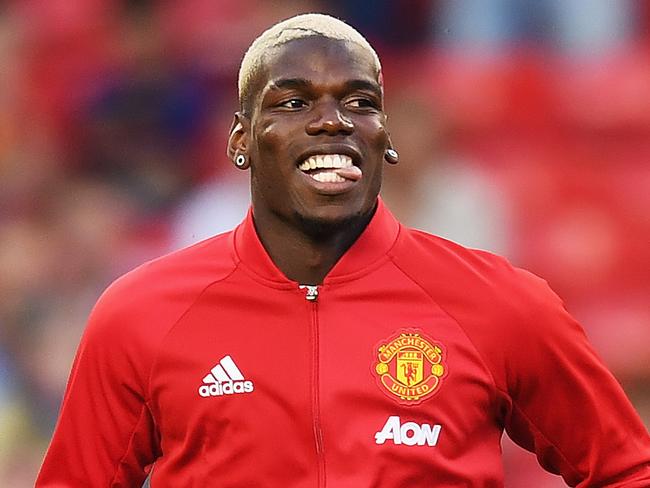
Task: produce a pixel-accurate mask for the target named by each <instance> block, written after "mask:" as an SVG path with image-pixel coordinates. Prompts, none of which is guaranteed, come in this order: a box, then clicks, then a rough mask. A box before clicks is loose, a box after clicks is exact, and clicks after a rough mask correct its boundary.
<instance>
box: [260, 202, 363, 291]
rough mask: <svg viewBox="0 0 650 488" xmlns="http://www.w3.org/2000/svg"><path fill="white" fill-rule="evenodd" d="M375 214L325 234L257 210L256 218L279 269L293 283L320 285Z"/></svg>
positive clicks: (331, 228)
mask: <svg viewBox="0 0 650 488" xmlns="http://www.w3.org/2000/svg"><path fill="white" fill-rule="evenodd" d="M374 211H375V209H374V208H373V209H372V210H371V211H370V212H368V213H367V214H364V215H360V216H358V217H356V218H354V219H352V220H350V221H347V222H345V223H342V224H341V225H333V226H331V227H329V228H327V229H322V232H318V231H317V229H315V228H312V227H315V226H310V225H308V224H306V223H304V222H302V223H297V222H287V221H285V220H283V219H280V218H279V217H278V216H276V215H274V214H273V213H270V212H265V211H258V209H255V208H254V210H253V215H254V222H255V229H256V231H257V235H258V236H259V238H260V241H261V242H262V245H263V246H264V248H265V249H266V252H267V253H268V254H269V256H270V257H271V260H272V261H273V263H274V264H275V265H276V266H277V267H278V269H279V270H280V271H282V273H283V274H284V275H285V276H286V277H287V278H289V279H290V280H293V281H297V282H298V283H300V284H304V285H318V284H321V283H322V282H323V279H324V278H325V276H326V275H327V274H328V273H329V272H330V270H331V269H332V268H333V267H334V265H335V264H336V263H337V261H338V260H339V259H340V258H341V256H343V254H344V253H345V252H346V251H347V250H348V249H349V248H350V246H351V245H352V244H354V242H355V241H356V240H357V238H358V237H359V235H361V233H362V232H363V230H364V229H365V228H366V226H367V225H368V223H369V222H370V219H371V218H372V216H373V214H374Z"/></svg>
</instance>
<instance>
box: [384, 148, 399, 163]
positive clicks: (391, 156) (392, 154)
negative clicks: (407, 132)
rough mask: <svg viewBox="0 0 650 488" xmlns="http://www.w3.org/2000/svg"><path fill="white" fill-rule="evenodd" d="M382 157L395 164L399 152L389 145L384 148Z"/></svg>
mask: <svg viewBox="0 0 650 488" xmlns="http://www.w3.org/2000/svg"><path fill="white" fill-rule="evenodd" d="M384 158H385V159H386V161H388V162H389V163H390V164H397V162H398V161H399V154H397V151H395V149H393V148H392V147H391V148H388V149H386V154H385V155H384Z"/></svg>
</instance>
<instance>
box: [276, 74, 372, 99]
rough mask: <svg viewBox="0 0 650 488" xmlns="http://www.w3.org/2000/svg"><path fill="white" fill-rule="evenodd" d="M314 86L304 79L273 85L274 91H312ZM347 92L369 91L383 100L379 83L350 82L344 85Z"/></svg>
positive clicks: (280, 79)
mask: <svg viewBox="0 0 650 488" xmlns="http://www.w3.org/2000/svg"><path fill="white" fill-rule="evenodd" d="M313 86H314V85H313V83H312V82H311V81H309V80H306V79H304V78H279V79H277V80H274V81H273V83H272V84H271V89H272V90H291V89H310V88H312V87H313ZM344 87H345V89H346V90H347V91H354V90H368V91H371V92H373V93H374V94H375V95H377V96H378V97H380V98H381V95H382V91H381V87H380V86H379V84H378V83H376V82H372V81H369V80H362V79H356V80H348V81H346V82H345V83H344Z"/></svg>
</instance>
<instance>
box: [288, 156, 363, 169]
mask: <svg viewBox="0 0 650 488" xmlns="http://www.w3.org/2000/svg"><path fill="white" fill-rule="evenodd" d="M351 167H352V158H351V157H350V156H346V155H345V154H317V155H315V156H310V157H308V158H307V159H305V160H304V161H303V162H302V163H300V165H299V166H298V169H300V171H309V170H312V169H321V168H351Z"/></svg>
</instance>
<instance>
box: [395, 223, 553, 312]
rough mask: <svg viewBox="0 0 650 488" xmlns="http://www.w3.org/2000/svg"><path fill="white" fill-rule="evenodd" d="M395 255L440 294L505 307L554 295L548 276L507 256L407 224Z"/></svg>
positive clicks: (409, 272) (418, 279) (417, 278)
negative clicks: (515, 262)
mask: <svg viewBox="0 0 650 488" xmlns="http://www.w3.org/2000/svg"><path fill="white" fill-rule="evenodd" d="M392 254H393V256H392V258H393V261H394V262H395V264H396V265H397V266H398V267H400V268H401V269H402V270H403V271H404V272H405V273H406V274H407V275H409V276H410V277H411V279H413V280H414V281H416V282H417V283H418V284H420V285H421V286H422V287H424V288H425V289H426V290H427V291H430V292H431V293H435V294H436V295H437V296H439V297H441V298H444V297H447V296H449V297H454V299H455V300H457V299H458V298H457V297H458V295H459V294H462V296H463V297H464V300H468V301H471V300H477V301H479V302H483V301H487V300H489V301H490V303H491V304H492V306H493V307H494V306H497V305H502V306H504V307H506V308H517V305H523V306H524V308H525V307H527V306H531V305H533V304H534V302H536V301H538V300H541V301H542V302H543V301H545V300H546V299H548V298H549V296H548V291H549V288H548V285H547V283H546V281H544V280H543V279H541V278H539V277H537V276H535V275H534V274H532V273H530V272H528V271H526V270H524V269H521V268H518V267H516V266H513V265H512V264H511V263H510V262H509V261H508V260H507V259H506V258H504V257H502V256H498V255H496V254H493V253H490V252H488V251H483V250H479V249H469V248H466V247H464V246H461V245H460V244H457V243H455V242H452V241H449V240H447V239H443V238H441V237H437V236H434V235H431V234H428V233H426V232H422V231H419V230H415V229H409V228H407V227H404V228H403V231H402V232H401V234H400V239H399V241H398V243H397V245H396V246H395V248H394V249H393V251H392ZM461 292H462V293H461ZM513 311H514V310H513Z"/></svg>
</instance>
